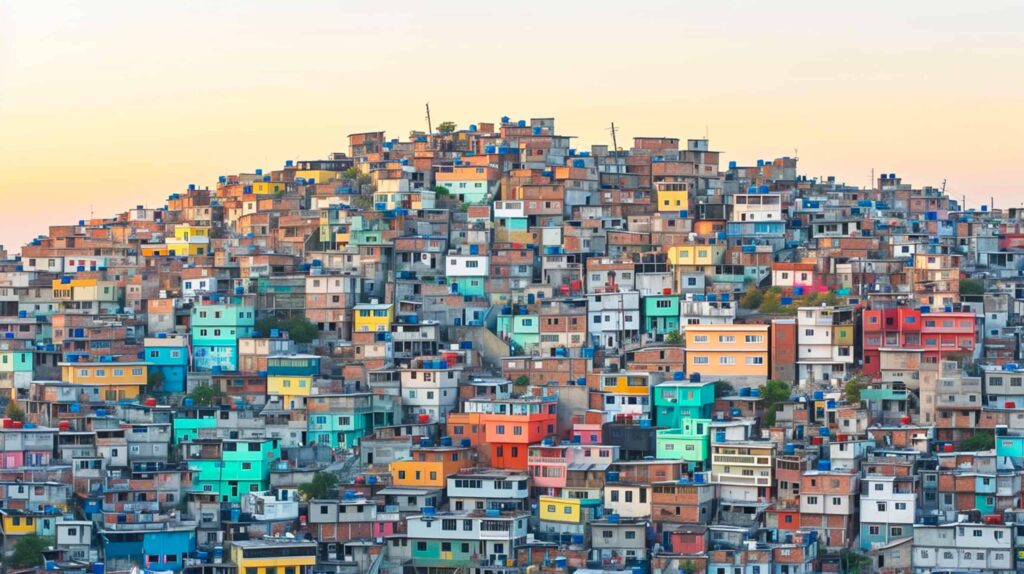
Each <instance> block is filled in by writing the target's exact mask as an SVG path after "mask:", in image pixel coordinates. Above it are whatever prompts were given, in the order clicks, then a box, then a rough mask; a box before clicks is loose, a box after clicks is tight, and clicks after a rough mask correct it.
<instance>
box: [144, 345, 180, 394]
mask: <svg viewBox="0 0 1024 574" xmlns="http://www.w3.org/2000/svg"><path fill="white" fill-rule="evenodd" d="M144 346H145V352H144V360H145V361H146V362H147V363H149V365H150V366H149V373H150V374H151V375H152V374H153V373H160V374H161V375H163V379H164V380H163V385H162V390H163V392H165V393H183V392H185V379H186V377H187V375H188V339H186V338H185V337H183V336H181V335H167V334H165V333H159V334H157V336H156V337H146V340H145V342H144Z"/></svg>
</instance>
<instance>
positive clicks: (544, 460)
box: [526, 456, 569, 466]
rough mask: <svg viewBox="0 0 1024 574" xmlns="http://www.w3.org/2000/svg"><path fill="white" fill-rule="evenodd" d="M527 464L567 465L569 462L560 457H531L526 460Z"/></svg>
mask: <svg viewBox="0 0 1024 574" xmlns="http://www.w3.org/2000/svg"><path fill="white" fill-rule="evenodd" d="M526 463H527V464H560V465H563V466H564V465H567V464H569V461H567V460H565V459H564V458H562V457H558V456H531V457H528V458H527V459H526Z"/></svg>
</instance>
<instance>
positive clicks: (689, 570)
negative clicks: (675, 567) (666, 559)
mask: <svg viewBox="0 0 1024 574" xmlns="http://www.w3.org/2000/svg"><path fill="white" fill-rule="evenodd" d="M697 569H698V568H697V563H696V562H694V561H693V560H687V561H685V562H683V563H682V564H680V565H679V571H680V572H682V573H683V574H697Z"/></svg>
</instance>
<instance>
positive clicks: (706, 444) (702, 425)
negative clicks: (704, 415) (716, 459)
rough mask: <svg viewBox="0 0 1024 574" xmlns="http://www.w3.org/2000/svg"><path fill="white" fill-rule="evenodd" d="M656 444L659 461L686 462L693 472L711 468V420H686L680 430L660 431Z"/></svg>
mask: <svg viewBox="0 0 1024 574" xmlns="http://www.w3.org/2000/svg"><path fill="white" fill-rule="evenodd" d="M655 444H656V449H657V450H656V455H657V458H659V459H664V460H682V461H686V462H687V463H688V464H689V467H690V470H692V471H701V470H704V469H706V468H709V466H708V457H709V455H710V454H711V419H691V418H684V419H683V421H682V424H681V425H680V426H679V427H678V428H668V429H661V430H659V431H658V434H657V437H656V439H655Z"/></svg>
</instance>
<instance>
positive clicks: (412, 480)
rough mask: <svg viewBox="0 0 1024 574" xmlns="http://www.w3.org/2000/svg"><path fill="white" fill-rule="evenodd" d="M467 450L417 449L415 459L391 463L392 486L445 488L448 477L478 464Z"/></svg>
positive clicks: (435, 447)
mask: <svg viewBox="0 0 1024 574" xmlns="http://www.w3.org/2000/svg"><path fill="white" fill-rule="evenodd" d="M471 455H472V451H471V450H470V449H468V448H461V447H455V446H434V447H416V448H413V449H412V458H411V459H409V460H398V461H395V462H393V463H391V466H390V467H389V470H390V471H391V483H392V484H393V485H395V486H420V487H434V488H445V487H446V486H447V485H448V482H447V478H448V477H449V476H451V475H453V474H455V473H457V472H459V470H461V469H463V468H472V467H473V466H474V465H475V461H473V459H472V456H471Z"/></svg>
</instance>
